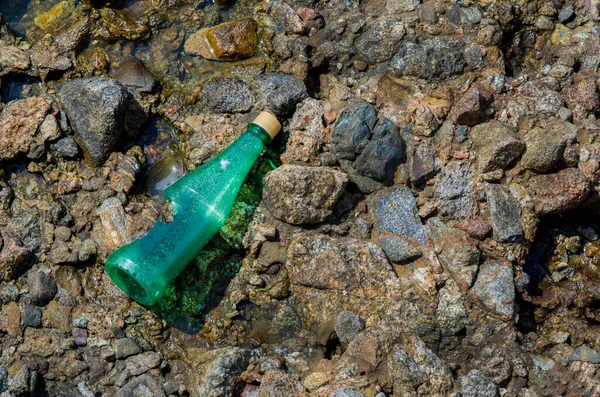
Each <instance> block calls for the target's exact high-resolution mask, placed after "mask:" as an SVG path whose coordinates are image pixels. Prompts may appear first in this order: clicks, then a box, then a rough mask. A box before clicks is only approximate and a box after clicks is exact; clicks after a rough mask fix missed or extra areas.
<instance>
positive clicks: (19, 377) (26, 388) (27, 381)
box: [8, 363, 37, 396]
mask: <svg viewBox="0 0 600 397" xmlns="http://www.w3.org/2000/svg"><path fill="white" fill-rule="evenodd" d="M36 378H37V373H36V372H35V371H34V372H30V370H29V366H28V365H27V364H25V363H21V367H20V368H19V369H18V371H17V372H16V373H15V374H13V375H12V376H11V377H10V379H9V380H8V392H9V396H13V395H16V396H23V395H25V396H26V395H29V392H30V391H31V386H32V383H34V384H35V381H36Z"/></svg>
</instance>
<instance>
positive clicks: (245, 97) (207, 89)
mask: <svg viewBox="0 0 600 397" xmlns="http://www.w3.org/2000/svg"><path fill="white" fill-rule="evenodd" d="M202 93H203V94H204V96H205V97H206V99H207V101H208V104H209V105H210V106H211V107H212V108H213V109H214V110H216V111H217V112H227V113H239V112H247V111H248V110H250V109H252V106H253V105H254V91H252V88H250V86H249V85H248V84H246V83H244V82H243V81H242V80H240V79H229V78H216V79H213V80H211V81H209V82H208V84H206V85H205V86H204V88H203V89H202Z"/></svg>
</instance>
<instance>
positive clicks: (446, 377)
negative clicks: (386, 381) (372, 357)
mask: <svg viewBox="0 0 600 397" xmlns="http://www.w3.org/2000/svg"><path fill="white" fill-rule="evenodd" d="M387 367H388V373H389V376H390V378H391V381H392V383H393V385H394V395H396V394H397V395H400V396H416V395H418V394H417V390H428V391H429V393H430V394H431V395H448V394H449V393H450V391H451V390H452V387H453V384H452V383H453V382H452V373H451V372H450V370H449V369H448V367H446V365H444V363H443V362H442V361H441V360H440V359H439V357H438V356H436V355H435V353H434V352H432V351H431V350H430V349H429V348H428V347H427V346H426V345H425V343H424V342H423V341H422V340H421V339H420V338H419V337H417V336H414V335H410V336H407V337H406V340H405V341H404V343H403V344H402V345H401V346H396V347H395V348H393V349H392V352H391V354H390V355H389V356H388V361H387Z"/></svg>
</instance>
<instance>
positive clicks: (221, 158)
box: [106, 112, 281, 305]
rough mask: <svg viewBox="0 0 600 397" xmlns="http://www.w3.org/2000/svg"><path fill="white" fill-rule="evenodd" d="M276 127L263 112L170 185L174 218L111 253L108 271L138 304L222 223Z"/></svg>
mask: <svg viewBox="0 0 600 397" xmlns="http://www.w3.org/2000/svg"><path fill="white" fill-rule="evenodd" d="M280 129H281V125H280V124H279V122H278V121H277V119H276V118H275V116H273V115H271V114H270V113H266V112H263V113H261V114H260V115H259V116H258V117H257V118H256V119H255V120H254V122H253V123H251V124H250V125H249V126H248V130H247V131H246V132H244V133H243V134H242V135H241V136H240V137H239V138H238V139H237V140H236V141H235V142H233V143H232V144H231V145H229V146H228V147H227V148H226V149H225V150H224V151H223V152H221V153H220V154H218V155H217V156H215V157H214V158H212V159H211V160H210V161H208V162H207V163H206V164H204V165H202V166H201V167H199V168H197V169H196V170H194V171H193V172H191V173H189V174H187V175H186V176H184V177H182V178H181V179H180V180H178V181H177V182H175V183H174V184H173V185H171V186H169V187H168V188H167V189H166V190H165V192H164V196H165V199H166V200H168V201H169V202H170V205H171V210H172V213H173V221H172V222H170V223H164V222H161V221H158V222H156V224H155V225H154V226H153V227H152V229H150V231H149V232H148V233H147V234H146V235H145V236H144V237H142V238H140V239H138V240H135V241H133V242H132V243H130V244H127V245H125V246H123V247H121V248H119V249H118V250H116V251H115V252H113V253H112V255H111V256H110V257H109V258H108V260H107V261H106V272H107V273H108V275H109V276H110V278H111V279H112V280H113V281H114V282H115V284H117V286H119V288H121V289H122V290H123V291H125V293H127V295H129V296H131V297H132V298H133V299H135V300H136V301H138V302H139V303H141V304H144V305H153V304H154V303H156V301H157V300H158V299H160V297H161V296H162V295H163V294H164V292H165V290H166V288H167V287H168V286H169V284H171V282H173V280H174V279H175V278H176V277H177V276H178V275H179V273H181V271H182V270H183V269H184V268H185V267H186V265H187V264H188V263H189V262H190V261H191V260H192V259H193V258H194V257H195V256H196V255H198V253H199V252H200V251H201V250H202V248H203V247H204V245H206V243H207V242H208V241H209V240H210V239H211V238H212V237H213V236H214V235H215V234H216V233H217V232H218V231H219V229H221V227H222V226H223V224H224V223H225V220H226V219H227V216H228V215H229V212H230V211H231V207H232V206H233V203H234V201H235V198H236V196H237V194H238V192H239V190H240V187H241V186H242V183H243V182H244V179H245V178H246V175H247V174H248V172H249V171H250V169H251V168H252V165H253V164H254V162H255V161H256V159H258V157H259V156H260V154H261V153H262V150H263V149H264V146H265V145H266V144H268V143H270V142H271V141H272V139H273V137H274V136H275V135H277V133H278V132H279V130H280Z"/></svg>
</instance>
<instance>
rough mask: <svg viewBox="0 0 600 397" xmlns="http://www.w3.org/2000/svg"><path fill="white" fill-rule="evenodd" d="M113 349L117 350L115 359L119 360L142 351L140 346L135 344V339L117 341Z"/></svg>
mask: <svg viewBox="0 0 600 397" xmlns="http://www.w3.org/2000/svg"><path fill="white" fill-rule="evenodd" d="M113 348H114V350H115V358H116V359H117V360H122V359H124V358H127V357H129V356H133V355H135V354H138V353H140V352H141V351H142V349H141V348H140V347H139V346H138V344H137V343H135V341H134V340H133V339H129V338H121V339H117V340H116V341H115V343H113Z"/></svg>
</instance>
